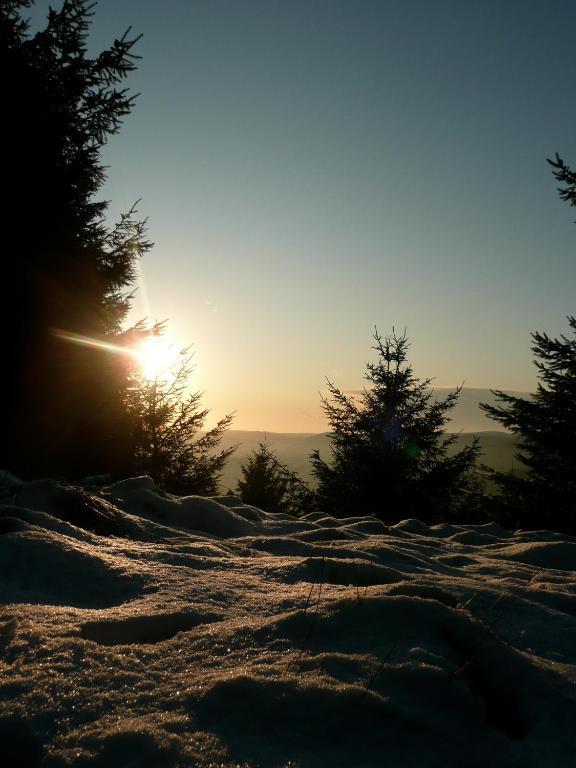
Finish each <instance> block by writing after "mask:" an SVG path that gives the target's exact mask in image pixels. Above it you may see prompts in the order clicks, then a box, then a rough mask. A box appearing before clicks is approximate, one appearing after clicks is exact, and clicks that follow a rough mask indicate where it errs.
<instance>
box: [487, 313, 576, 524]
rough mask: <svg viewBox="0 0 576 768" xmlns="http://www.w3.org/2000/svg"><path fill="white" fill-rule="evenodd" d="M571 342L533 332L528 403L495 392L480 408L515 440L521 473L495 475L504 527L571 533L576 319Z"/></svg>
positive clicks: (575, 518) (575, 498) (575, 487)
mask: <svg viewBox="0 0 576 768" xmlns="http://www.w3.org/2000/svg"><path fill="white" fill-rule="evenodd" d="M568 322H569V324H570V328H571V331H572V334H573V336H574V337H573V338H569V337H567V336H564V335H562V336H560V338H550V337H549V336H548V335H547V334H546V333H533V334H532V339H533V341H534V344H533V346H532V351H533V352H534V354H535V356H536V360H535V365H536V368H537V369H538V377H539V382H538V388H537V390H536V392H535V393H534V394H533V395H532V396H531V397H530V398H528V399H523V398H520V397H515V396H514V395H511V394H508V393H506V392H501V391H496V392H494V394H495V395H496V398H497V400H498V403H499V404H497V405H489V404H486V403H483V404H482V405H481V406H480V407H481V408H482V409H483V410H484V411H485V412H486V413H487V414H488V416H490V417H491V418H493V419H495V420H496V421H498V422H500V424H502V425H503V426H504V427H506V429H509V430H510V431H511V432H512V433H513V434H514V435H516V436H517V442H518V447H519V452H518V454H517V456H516V458H517V459H518V461H519V462H520V463H521V465H522V466H523V467H524V468H525V470H526V472H525V474H522V475H518V474H512V473H510V474H504V473H499V474H497V475H496V476H495V480H496V482H497V483H498V485H499V486H500V489H501V491H502V499H501V501H502V509H501V510H500V518H501V521H502V523H503V524H506V525H517V526H521V527H523V528H548V529H550V530H558V531H565V532H568V533H576V439H575V436H576V318H574V317H569V318H568Z"/></svg>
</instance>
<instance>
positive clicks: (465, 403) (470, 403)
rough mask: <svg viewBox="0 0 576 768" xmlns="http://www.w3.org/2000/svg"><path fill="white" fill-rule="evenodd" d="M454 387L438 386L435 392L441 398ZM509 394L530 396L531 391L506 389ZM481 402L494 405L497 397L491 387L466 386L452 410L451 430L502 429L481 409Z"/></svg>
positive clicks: (487, 430) (486, 430)
mask: <svg viewBox="0 0 576 768" xmlns="http://www.w3.org/2000/svg"><path fill="white" fill-rule="evenodd" d="M453 391H454V388H453V387H436V388H435V389H434V393H435V394H436V395H437V396H438V397H439V398H444V397H446V395H447V394H449V393H450V392H453ZM504 391H505V392H506V393H507V394H511V395H515V396H516V397H524V398H529V397H530V393H529V392H518V391H513V390H504ZM480 403H489V404H490V405H494V404H495V403H496V398H495V397H494V395H493V394H492V392H491V391H490V390H489V389H481V388H476V387H464V388H463V389H462V390H461V392H460V396H459V397H458V402H457V404H456V406H455V408H454V410H453V411H452V418H451V419H450V422H449V424H448V430H449V431H450V432H494V431H500V430H501V429H502V427H501V426H500V424H499V423H498V422H496V421H493V420H492V419H489V418H488V416H486V415H485V414H484V412H483V411H481V410H480Z"/></svg>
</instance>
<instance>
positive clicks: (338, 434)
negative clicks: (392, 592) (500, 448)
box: [311, 331, 480, 522]
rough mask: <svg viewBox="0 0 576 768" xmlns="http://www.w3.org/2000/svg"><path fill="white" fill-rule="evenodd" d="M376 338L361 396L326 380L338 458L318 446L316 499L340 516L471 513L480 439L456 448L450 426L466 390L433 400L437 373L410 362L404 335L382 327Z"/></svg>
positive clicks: (314, 462) (388, 518)
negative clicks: (415, 368)
mask: <svg viewBox="0 0 576 768" xmlns="http://www.w3.org/2000/svg"><path fill="white" fill-rule="evenodd" d="M374 340H375V346H374V347H373V349H374V350H375V351H376V352H377V353H378V361H377V362H376V363H368V365H367V372H366V376H365V378H366V379H367V381H368V384H369V386H368V387H367V388H366V389H364V391H363V392H362V394H361V395H360V396H359V397H358V398H356V397H353V396H350V395H347V394H346V393H344V392H342V391H341V390H340V389H338V388H337V387H336V386H335V385H334V384H333V383H332V382H331V381H328V389H329V392H330V399H328V398H323V407H324V412H325V414H326V416H327V418H328V421H329V423H330V437H331V443H332V445H331V450H332V458H331V461H330V462H329V463H328V462H326V461H324V460H323V459H322V458H321V457H320V454H319V452H318V451H315V452H314V453H313V454H312V457H311V460H312V465H313V473H314V475H315V477H316V478H317V480H318V488H317V494H316V495H317V503H318V506H319V507H320V508H321V509H322V510H324V511H325V512H330V513H331V514H334V515H337V516H340V517H346V516H351V515H364V514H373V515H375V516H377V517H379V518H381V519H382V520H384V521H386V522H396V521H398V520H401V519H403V518H407V517H419V518H421V519H423V520H426V521H435V520H440V519H444V518H445V517H447V516H450V515H454V514H458V513H459V512H461V511H462V510H463V511H464V513H466V505H467V503H468V502H469V501H471V498H470V499H469V498H468V497H471V496H472V492H473V490H474V488H475V482H474V477H473V473H472V470H473V468H474V466H475V463H476V460H477V458H478V455H479V451H480V449H479V446H478V441H477V440H474V441H473V443H472V445H470V446H467V447H465V448H463V449H462V450H461V451H459V452H457V453H453V452H450V449H451V447H452V446H453V444H454V442H455V441H456V439H457V436H456V435H448V434H446V433H445V432H444V427H445V425H446V423H447V421H448V418H449V417H448V413H449V411H450V410H451V409H452V408H453V407H454V405H455V404H456V401H457V398H458V394H459V391H460V390H457V391H456V392H453V393H451V394H449V395H448V397H446V399H444V400H435V399H434V396H433V392H432V390H431V380H430V379H425V380H420V379H417V378H416V377H415V376H414V374H413V372H412V368H411V367H410V366H409V365H408V364H407V352H408V347H409V342H408V339H407V337H406V334H403V335H402V336H398V335H396V333H395V332H393V333H392V335H390V336H386V337H385V338H382V337H381V336H380V335H379V334H378V332H377V331H376V332H375V334H374Z"/></svg>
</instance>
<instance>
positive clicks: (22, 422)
mask: <svg viewBox="0 0 576 768" xmlns="http://www.w3.org/2000/svg"><path fill="white" fill-rule="evenodd" d="M30 5H31V2H28V1H27V0H20V1H18V0H13V1H12V2H6V0H3V2H2V4H1V5H0V71H2V73H3V77H2V115H3V117H2V120H1V121H0V147H1V150H0V151H1V152H2V186H3V192H4V195H3V199H4V203H3V210H2V213H3V228H2V237H3V252H4V254H5V262H4V269H5V270H7V271H8V274H9V277H8V276H7V272H5V280H4V291H3V300H2V302H0V336H1V337H0V343H1V346H2V356H3V359H4V360H5V362H6V366H5V373H4V375H3V377H2V389H3V392H2V395H3V399H2V402H3V405H4V408H3V424H2V427H3V430H2V431H3V439H2V441H1V448H0V466H8V467H10V468H11V469H12V471H14V472H16V473H17V474H20V475H22V476H24V477H29V476H34V475H38V474H56V475H60V476H68V477H74V476H79V475H82V474H84V473H98V472H115V473H118V472H121V469H122V467H123V466H126V462H127V460H128V458H129V442H128V436H129V433H128V430H127V429H126V426H127V421H126V419H127V415H126V411H125V408H124V406H123V402H124V394H125V388H126V376H127V370H126V368H127V366H128V360H129V358H128V357H127V356H120V355H113V354H112V353H111V352H110V351H106V350H104V349H100V350H98V348H97V347H94V346H92V347H87V346H84V345H82V344H71V343H69V341H63V338H67V339H68V340H70V339H71V338H76V339H77V340H81V339H82V338H85V337H88V338H90V339H92V340H96V341H100V342H114V343H115V344H116V345H117V344H118V343H120V344H121V343H123V340H122V337H121V336H119V335H118V334H119V333H120V328H121V324H122V321H123V320H124V318H125V315H126V312H127V309H128V306H129V295H128V294H127V291H128V289H129V286H130V285H131V283H132V281H133V278H134V273H133V269H134V264H135V260H136V259H137V258H138V257H139V256H140V255H141V254H142V253H143V252H144V251H145V250H146V249H147V248H148V247H149V243H147V242H146V240H145V238H144V224H143V222H138V221H137V220H136V218H135V215H134V211H131V212H129V213H128V214H126V216H124V217H123V218H122V219H121V221H120V222H119V224H118V226H117V227H116V228H113V229H109V228H108V227H107V226H106V224H105V222H104V215H105V212H106V207H107V204H106V203H105V202H98V201H95V200H94V196H95V195H96V193H97V192H98V190H99V189H100V187H101V185H102V183H103V181H104V178H105V171H104V167H103V166H102V164H101V160H100V153H101V149H102V147H103V145H104V144H105V142H106V140H107V138H108V137H109V136H111V135H112V134H115V133H116V132H117V131H118V129H119V127H120V124H121V122H122V118H123V117H124V116H125V115H126V114H127V113H128V112H129V111H130V108H131V106H132V97H131V96H130V95H129V94H128V93H127V91H126V90H125V89H122V88H120V86H119V84H120V83H121V81H122V80H123V79H124V78H125V77H126V75H127V74H128V73H129V72H131V71H132V70H133V69H134V60H135V56H134V54H133V52H132V49H133V46H134V43H135V42H136V39H137V38H132V37H130V36H129V33H127V34H126V35H124V36H123V37H122V38H121V39H119V40H115V41H114V43H113V44H112V46H111V47H110V48H109V49H107V50H105V51H103V52H102V53H100V54H99V55H97V56H96V57H95V58H90V57H89V56H88V55H87V51H86V41H87V34H88V28H89V22H90V17H91V15H92V13H91V7H92V6H91V5H89V4H87V3H86V2H85V1H84V0H65V1H64V3H63V6H62V8H61V10H59V11H55V10H50V12H49V15H48V21H47V25H46V27H45V28H44V29H43V30H41V31H39V32H37V33H36V34H34V35H31V34H30V32H29V27H28V24H27V22H26V21H24V20H23V17H22V14H23V13H25V9H26V8H28V7H29V6H30ZM62 332H64V333H62Z"/></svg>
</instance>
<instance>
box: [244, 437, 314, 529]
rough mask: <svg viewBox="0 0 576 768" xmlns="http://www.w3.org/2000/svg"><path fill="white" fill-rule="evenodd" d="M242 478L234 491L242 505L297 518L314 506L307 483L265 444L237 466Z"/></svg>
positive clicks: (259, 446) (312, 496)
mask: <svg viewBox="0 0 576 768" xmlns="http://www.w3.org/2000/svg"><path fill="white" fill-rule="evenodd" d="M240 470H241V472H242V477H241V479H240V480H239V481H238V485H237V487H236V492H237V493H238V494H239V496H240V498H241V499H242V501H243V502H244V503H245V504H251V505H253V506H255V507H259V508H260V509H263V510H265V511H266V512H286V513H288V514H292V515H298V514H301V513H303V512H306V511H308V510H309V509H311V508H312V506H313V505H314V495H313V493H312V492H311V490H310V489H309V488H308V486H307V485H306V483H305V482H304V481H303V480H302V479H301V478H300V477H299V476H298V475H297V474H296V472H293V471H292V470H291V469H289V467H287V466H286V464H282V463H281V462H280V461H279V460H278V458H277V456H276V454H275V453H274V451H272V449H271V448H270V446H269V445H268V443H267V442H262V443H259V445H258V448H257V449H254V450H253V451H252V453H251V454H250V455H249V456H248V460H247V461H246V463H244V464H242V465H241V467H240Z"/></svg>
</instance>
